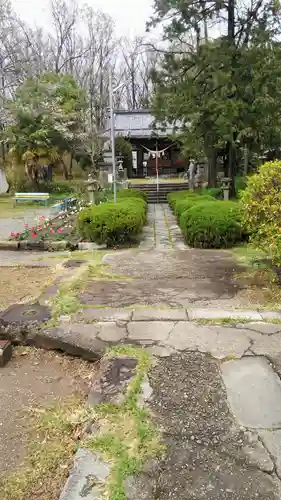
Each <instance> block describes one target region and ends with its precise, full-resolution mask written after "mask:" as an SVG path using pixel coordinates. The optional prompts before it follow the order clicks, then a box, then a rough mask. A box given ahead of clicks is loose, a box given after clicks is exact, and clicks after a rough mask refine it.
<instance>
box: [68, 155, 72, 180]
mask: <svg viewBox="0 0 281 500" xmlns="http://www.w3.org/2000/svg"><path fill="white" fill-rule="evenodd" d="M72 168H73V153H71V155H70V160H69V171H68V178H69V179H73V175H72Z"/></svg>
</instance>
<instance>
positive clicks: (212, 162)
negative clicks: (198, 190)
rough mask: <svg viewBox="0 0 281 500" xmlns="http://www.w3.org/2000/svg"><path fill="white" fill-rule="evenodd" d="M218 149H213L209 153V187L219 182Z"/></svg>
mask: <svg viewBox="0 0 281 500" xmlns="http://www.w3.org/2000/svg"><path fill="white" fill-rule="evenodd" d="M217 155H218V154H217V150H216V149H214V148H213V149H211V150H210V151H209V153H208V187H209V188H213V187H216V184H217Z"/></svg>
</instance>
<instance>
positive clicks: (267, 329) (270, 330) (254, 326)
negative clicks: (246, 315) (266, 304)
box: [236, 321, 281, 335]
mask: <svg viewBox="0 0 281 500" xmlns="http://www.w3.org/2000/svg"><path fill="white" fill-rule="evenodd" d="M236 328H243V329H245V328H247V330H254V331H255V332H258V333H262V334H263V335H274V334H275V333H279V332H281V324H275V323H263V322H261V321H259V322H250V323H246V324H245V323H241V324H238V325H236Z"/></svg>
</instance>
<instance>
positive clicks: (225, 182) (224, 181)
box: [221, 177, 231, 201]
mask: <svg viewBox="0 0 281 500" xmlns="http://www.w3.org/2000/svg"><path fill="white" fill-rule="evenodd" d="M230 185H231V178H230V177H222V178H221V186H222V189H223V199H224V200H225V201H227V200H229V191H230Z"/></svg>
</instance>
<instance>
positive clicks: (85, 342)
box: [30, 323, 125, 360]
mask: <svg viewBox="0 0 281 500" xmlns="http://www.w3.org/2000/svg"><path fill="white" fill-rule="evenodd" d="M99 333H100V328H99V327H96V326H95V325H91V324H90V325H89V324H83V323H77V324H72V325H71V326H70V325H68V324H61V325H60V326H58V327H56V328H49V329H45V330H44V331H42V332H41V333H39V334H37V335H36V336H35V337H34V338H33V339H31V342H30V343H32V344H33V345H35V346H36V347H40V348H43V349H58V350H61V351H63V352H66V353H67V354H71V355H72V356H80V357H82V358H84V359H88V360H96V359H99V358H100V357H101V356H102V355H103V354H104V352H105V351H106V348H107V345H108V344H106V343H105V342H103V341H102V340H100V339H98V338H97V336H98V334H99ZM124 335H125V331H124Z"/></svg>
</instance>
